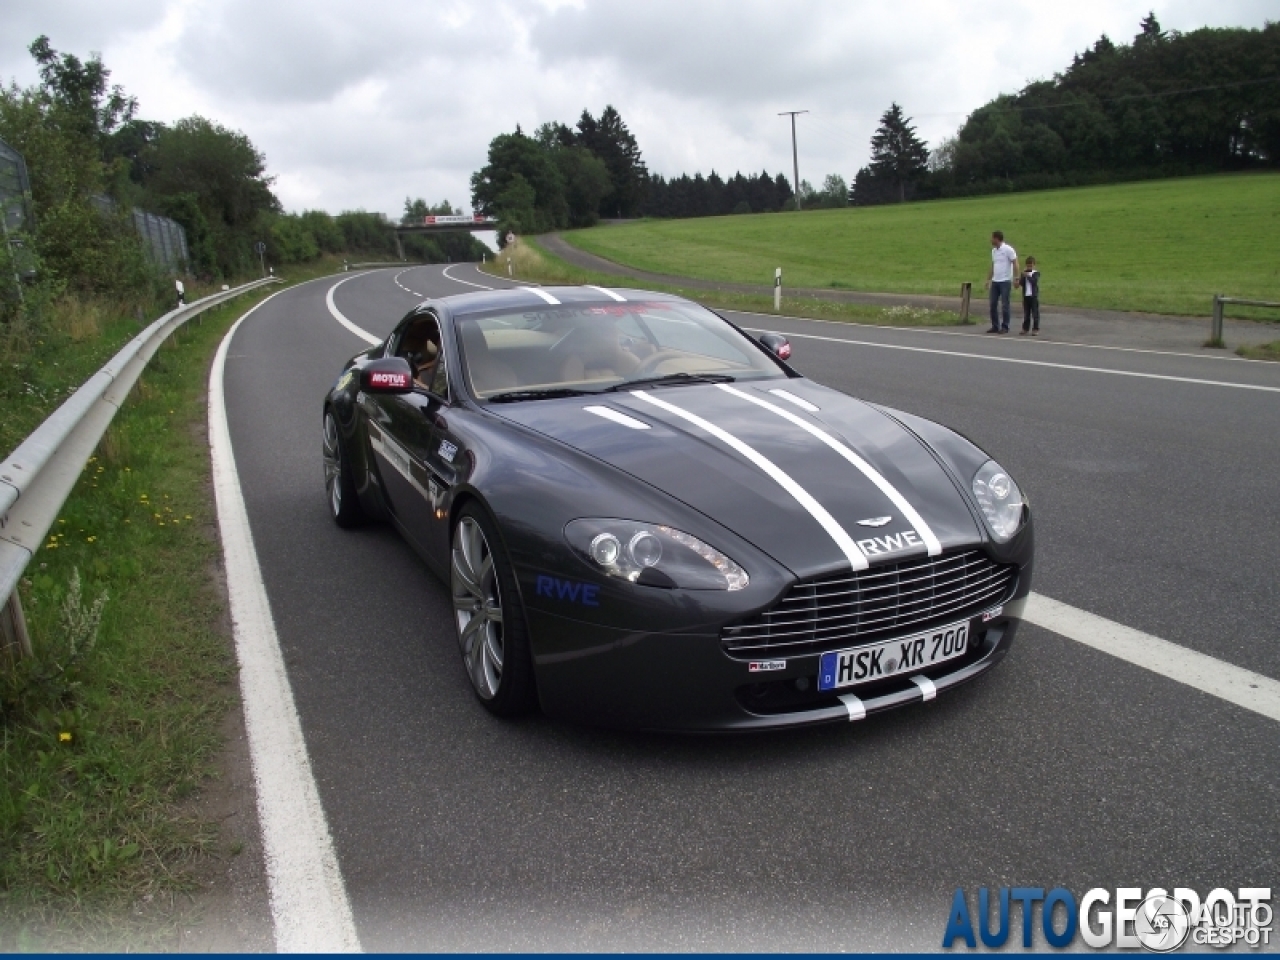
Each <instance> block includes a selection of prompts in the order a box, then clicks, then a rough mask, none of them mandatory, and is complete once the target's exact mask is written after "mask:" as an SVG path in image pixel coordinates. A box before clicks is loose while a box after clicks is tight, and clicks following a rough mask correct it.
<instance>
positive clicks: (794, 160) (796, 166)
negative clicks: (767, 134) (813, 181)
mask: <svg viewBox="0 0 1280 960" xmlns="http://www.w3.org/2000/svg"><path fill="white" fill-rule="evenodd" d="M808 112H809V111H808V110H783V111H782V112H781V113H780V114H778V116H780V117H790V118H791V170H792V172H793V173H794V174H795V179H794V180H793V181H792V182H793V183H794V184H795V188H796V209H797V210H799V209H800V155H799V154H798V153H797V152H796V114H797V113H808Z"/></svg>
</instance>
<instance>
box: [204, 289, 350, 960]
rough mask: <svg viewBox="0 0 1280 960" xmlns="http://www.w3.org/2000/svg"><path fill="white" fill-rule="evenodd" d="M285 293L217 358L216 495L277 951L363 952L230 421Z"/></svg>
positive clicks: (212, 406) (212, 437) (213, 411)
mask: <svg viewBox="0 0 1280 960" xmlns="http://www.w3.org/2000/svg"><path fill="white" fill-rule="evenodd" d="M283 292H285V291H283V290H282V291H278V292H277V293H274V294H272V295H271V296H270V297H267V298H266V299H265V300H263V301H262V302H261V303H259V304H257V305H256V306H254V307H253V308H252V309H250V310H249V311H248V312H246V313H245V314H244V315H243V316H241V317H240V319H239V320H237V321H236V322H235V324H234V325H233V326H232V327H231V329H230V330H229V331H228V332H227V335H226V336H225V337H223V339H222V343H221V344H220V345H219V346H218V351H217V353H216V354H215V356H214V360H213V367H212V369H211V371H210V377H209V449H210V457H211V460H212V473H213V487H214V496H215V500H216V503H217V511H218V527H219V531H220V534H221V539H222V550H223V558H224V567H225V570H226V576H227V594H228V598H229V600H230V606H231V623H232V628H233V630H234V634H235V645H236V658H237V660H238V661H239V666H240V671H239V679H240V692H241V698H242V708H243V710H244V719H245V729H246V732H247V734H248V739H249V752H250V757H251V760H252V765H253V778H254V784H255V787H256V793H257V799H258V821H259V826H260V828H261V831H262V847H263V854H264V859H265V863H266V872H267V882H268V889H269V892H270V899H271V916H272V920H273V922H274V926H275V941H276V949H277V950H278V951H280V952H303V953H313V952H356V951H359V949H360V941H359V938H358V936H357V934H356V926H355V918H354V916H353V915H352V912H351V904H350V902H349V901H348V899H347V893H346V889H345V887H344V885H343V882H342V874H341V872H340V870H339V867H338V858H337V855H336V854H335V852H334V849H333V839H332V837H331V836H330V833H329V826H328V822H327V820H326V819H325V815H324V808H323V806H322V805H321V803H320V794H319V790H318V788H317V787H316V782H315V777H314V775H313V774H312V771H311V763H310V760H309V758H308V756H307V747H306V741H305V739H304V738H303V735H302V723H301V721H300V720H299V719H298V714H297V710H296V708H295V706H294V701H293V691H292V689H291V688H290V686H289V677H288V673H287V672H286V670H285V665H284V658H283V656H282V654H281V652H280V644H279V639H278V638H277V636H276V629H275V622H274V621H273V619H272V616H271V605H270V601H269V599H268V597H267V591H266V586H265V585H264V584H263V582H262V572H261V570H260V569H259V566H258V556H257V553H256V551H255V549H254V545H253V532H252V529H251V528H250V525H249V515H248V512H247V510H246V509H245V504H244V496H243V493H242V491H241V489H240V479H239V476H238V475H237V473H236V463H235V454H234V451H233V448H232V445H231V431H230V427H229V425H228V422H227V409H226V392H225V388H224V385H223V375H224V373H225V369H226V361H227V351H228V348H229V346H230V344H231V340H232V338H233V337H234V336H235V334H236V331H237V330H239V329H240V324H242V323H244V321H245V320H246V319H247V318H248V317H249V316H250V315H251V314H252V313H253V312H254V311H255V310H257V309H258V308H259V307H261V306H262V305H263V304H265V303H267V302H268V301H269V300H272V299H274V298H275V297H277V296H279V294H280V293H283ZM330 292H331V293H332V289H331V291H330Z"/></svg>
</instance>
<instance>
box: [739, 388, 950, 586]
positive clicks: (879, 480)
mask: <svg viewBox="0 0 1280 960" xmlns="http://www.w3.org/2000/svg"><path fill="white" fill-rule="evenodd" d="M716 386H718V387H719V388H720V389H721V390H723V391H724V392H725V393H731V394H733V395H734V396H735V397H741V398H742V399H743V400H746V401H748V402H749V403H754V404H755V405H756V406H758V407H763V408H764V409H766V410H768V411H770V412H771V413H775V414H777V415H778V416H780V417H782V418H783V419H784V420H787V421H789V422H790V423H794V424H795V425H796V426H797V427H799V428H800V429H801V430H804V431H805V432H806V433H808V434H809V435H810V436H812V437H815V438H817V439H818V440H821V441H822V442H823V443H825V444H826V445H827V446H828V447H830V448H831V449H832V450H834V451H835V452H836V453H838V454H840V456H842V457H844V458H845V459H846V460H848V461H849V463H851V464H853V466H854V467H856V468H857V470H858V472H859V473H861V474H862V475H863V476H864V477H866V478H867V479H868V480H870V481H871V482H872V483H874V484H875V485H876V489H878V490H879V491H880V492H881V493H882V494H884V495H885V497H887V498H888V499H889V502H890V503H892V504H893V505H894V506H895V507H897V508H898V512H899V513H901V514H902V516H903V518H904V519H905V520H906V521H907V523H909V524H911V527H912V529H914V530H915V532H916V533H917V534H919V535H920V539H921V540H923V541H924V543H925V547H927V548H928V551H929V556H931V557H937V556H941V555H942V544H941V543H940V542H939V541H938V538H937V537H936V536H934V533H933V530H932V529H930V527H929V525H928V524H927V523H925V522H924V517H922V516H920V514H919V513H917V512H916V508H915V507H913V506H912V505H911V504H910V503H909V502H908V501H907V498H906V497H904V496H903V495H902V494H901V492H899V490H898V488H897V487H895V486H894V485H893V484H891V483H890V482H889V481H888V480H886V479H885V478H884V477H883V476H881V474H880V471H879V470H877V469H876V468H875V467H873V466H871V464H869V463H867V461H865V460H863V459H862V457H860V456H858V455H857V454H856V453H854V452H853V451H852V450H850V449H849V448H848V447H846V446H845V445H844V444H843V443H841V442H840V441H839V440H837V439H836V438H835V437H833V436H831V434H829V433H827V432H826V431H825V430H819V429H818V428H817V427H815V426H814V425H813V424H812V423H809V422H808V421H807V420H803V419H801V418H800V417H798V416H796V415H795V414H794V413H792V412H791V411H790V410H783V409H782V408H781V407H780V406H778V405H777V404H774V403H770V402H769V401H768V400H766V399H764V397H757V396H755V395H754V394H750V393H747V392H746V391H744V390H739V389H738V388H737V387H731V386H730V385H729V384H727V383H719V384H716ZM855 569H856V568H855Z"/></svg>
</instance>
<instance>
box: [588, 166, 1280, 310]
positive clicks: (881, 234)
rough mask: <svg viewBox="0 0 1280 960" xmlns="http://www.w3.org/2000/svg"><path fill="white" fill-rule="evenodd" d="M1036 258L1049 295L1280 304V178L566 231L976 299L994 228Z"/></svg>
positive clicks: (763, 269) (593, 244)
mask: <svg viewBox="0 0 1280 960" xmlns="http://www.w3.org/2000/svg"><path fill="white" fill-rule="evenodd" d="M996 229H1000V230H1003V231H1004V232H1005V237H1006V239H1007V240H1008V242H1009V243H1011V244H1012V245H1013V246H1014V248H1015V249H1016V250H1017V251H1018V254H1019V256H1021V257H1024V258H1025V257H1026V256H1027V255H1028V254H1031V255H1033V256H1035V257H1036V259H1037V260H1038V261H1039V266H1040V269H1041V271H1042V273H1043V275H1044V276H1043V281H1042V283H1043V287H1042V290H1043V293H1042V296H1043V297H1044V301H1045V302H1046V303H1052V304H1062V305H1072V306H1082V307H1100V308H1110V309H1121V310H1139V311H1147V312H1153V313H1182V314H1193V315H1206V314H1207V313H1208V312H1209V310H1210V305H1211V298H1212V296H1213V294H1214V293H1227V294H1232V295H1235V296H1241V297H1253V298H1259V299H1267V300H1276V301H1280V174H1252V175H1224V176H1215V177H1191V178H1185V179H1177V180H1156V181H1147V182H1143V183H1128V184H1116V185H1111V186H1105V187H1086V188H1079V189H1071V190H1048V191H1043V192H1039V193H1022V194H1008V195H1003V196H994V197H973V198H966V199H962V200H937V201H932V202H929V203H912V204H905V205H901V206H884V207H858V208H849V209H844V210H814V211H805V212H802V213H799V214H796V213H787V214H761V215H756V216H735V217H708V218H702V219H696V220H652V221H644V222H642V223H636V224H629V225H626V226H621V227H596V228H593V229H591V230H580V231H575V232H571V233H567V234H565V239H567V240H568V241H569V242H570V243H572V244H574V245H575V246H578V247H580V248H581V249H583V250H587V251H589V252H591V253H595V254H598V255H600V256H602V257H608V258H609V259H610V260H616V261H619V262H621V263H626V264H629V265H631V266H634V267H639V268H641V269H645V270H653V271H657V272H660V273H670V274H678V275H683V276H695V277H702V278H706V279H713V280H727V281H737V282H743V283H759V284H766V285H770V284H772V280H773V270H774V268H775V267H782V270H783V279H784V282H785V283H786V284H787V285H790V286H803V287H836V288H847V289H851V290H868V291H889V292H903V293H935V294H944V295H951V294H958V291H959V287H960V283H961V281H964V280H971V281H973V283H974V287H975V291H976V292H977V293H979V294H981V284H982V281H983V279H984V278H985V276H986V271H987V267H988V265H989V263H990V242H989V237H990V234H991V231H992V230H996Z"/></svg>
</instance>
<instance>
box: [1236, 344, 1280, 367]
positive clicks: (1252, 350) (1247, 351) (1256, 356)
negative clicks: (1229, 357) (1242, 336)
mask: <svg viewBox="0 0 1280 960" xmlns="http://www.w3.org/2000/svg"><path fill="white" fill-rule="evenodd" d="M1236 353H1238V354H1239V355H1240V356H1242V357H1245V358H1247V359H1249V360H1274V361H1276V362H1278V363H1280V340H1273V341H1272V342H1271V343H1259V344H1257V345H1256V346H1251V347H1237V348H1236Z"/></svg>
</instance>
